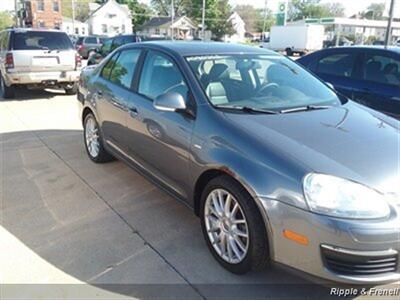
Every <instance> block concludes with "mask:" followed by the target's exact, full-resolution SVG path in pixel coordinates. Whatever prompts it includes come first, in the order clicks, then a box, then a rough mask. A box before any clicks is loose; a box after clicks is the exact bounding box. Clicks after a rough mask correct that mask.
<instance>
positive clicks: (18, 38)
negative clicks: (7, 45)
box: [13, 31, 73, 50]
mask: <svg viewBox="0 0 400 300" xmlns="http://www.w3.org/2000/svg"><path fill="white" fill-rule="evenodd" d="M13 49H14V50H69V49H73V45H72V42H71V40H70V39H69V38H68V35H67V34H66V33H63V32H56V31H54V32H52V31H26V32H16V33H15V34H14V47H13Z"/></svg>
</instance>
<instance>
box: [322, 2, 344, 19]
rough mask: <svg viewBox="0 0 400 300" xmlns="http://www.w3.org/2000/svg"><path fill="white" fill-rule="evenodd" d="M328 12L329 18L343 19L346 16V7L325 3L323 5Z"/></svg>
mask: <svg viewBox="0 0 400 300" xmlns="http://www.w3.org/2000/svg"><path fill="white" fill-rule="evenodd" d="M322 6H323V7H324V9H325V10H326V14H327V17H336V18H341V17H344V16H345V10H346V9H345V7H344V6H343V4H342V3H325V4H323V5H322Z"/></svg>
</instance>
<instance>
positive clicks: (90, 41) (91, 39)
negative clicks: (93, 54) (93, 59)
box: [85, 37, 97, 44]
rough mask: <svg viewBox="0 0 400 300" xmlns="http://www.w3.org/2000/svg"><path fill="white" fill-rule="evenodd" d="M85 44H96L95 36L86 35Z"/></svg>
mask: <svg viewBox="0 0 400 300" xmlns="http://www.w3.org/2000/svg"><path fill="white" fill-rule="evenodd" d="M85 43H86V44H97V38H95V37H87V38H86V39H85Z"/></svg>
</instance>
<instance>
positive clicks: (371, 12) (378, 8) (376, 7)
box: [361, 3, 385, 20]
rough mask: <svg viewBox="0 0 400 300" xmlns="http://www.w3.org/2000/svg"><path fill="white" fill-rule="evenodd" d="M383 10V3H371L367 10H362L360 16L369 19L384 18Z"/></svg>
mask: <svg viewBox="0 0 400 300" xmlns="http://www.w3.org/2000/svg"><path fill="white" fill-rule="evenodd" d="M384 11H385V3H372V4H371V5H370V6H368V8H367V10H366V11H364V12H362V13H361V15H362V17H364V18H366V19H370V20H384V16H383V12H384Z"/></svg>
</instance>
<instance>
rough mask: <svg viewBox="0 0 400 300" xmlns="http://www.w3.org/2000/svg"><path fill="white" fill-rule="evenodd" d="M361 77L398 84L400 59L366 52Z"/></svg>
mask: <svg viewBox="0 0 400 300" xmlns="http://www.w3.org/2000/svg"><path fill="white" fill-rule="evenodd" d="M363 79H364V80H367V81H372V82H375V83H383V84H389V85H395V86H400V60H398V59H395V58H392V57H389V56H385V55H374V54H366V55H365V58H364V61H363Z"/></svg>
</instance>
